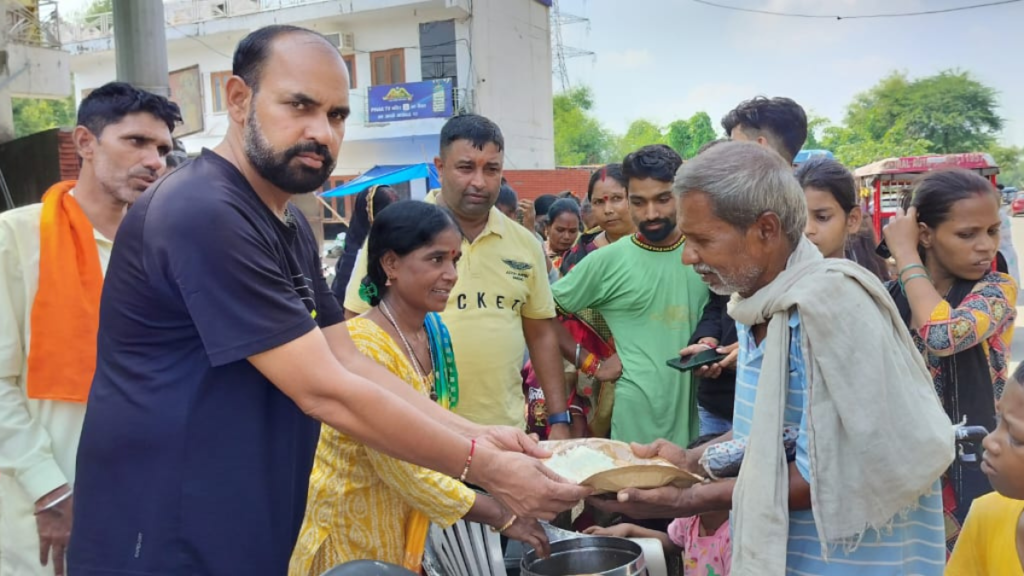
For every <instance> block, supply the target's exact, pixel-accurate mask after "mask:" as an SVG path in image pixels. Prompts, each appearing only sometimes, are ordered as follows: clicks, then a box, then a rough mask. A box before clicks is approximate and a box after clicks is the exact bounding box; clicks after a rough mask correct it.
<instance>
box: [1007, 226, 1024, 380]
mask: <svg viewBox="0 0 1024 576" xmlns="http://www.w3.org/2000/svg"><path fill="white" fill-rule="evenodd" d="M1013 247H1014V248H1015V249H1016V250H1017V259H1018V265H1019V264H1020V262H1019V260H1020V258H1021V257H1024V216H1020V217H1017V218H1014V219H1013ZM1022 271H1024V270H1022ZM1017 301H1018V303H1020V304H1021V305H1020V306H1017V329H1016V331H1015V332H1014V335H1013V347H1012V352H1011V354H1010V358H1011V362H1010V370H1011V371H1012V370H1015V369H1016V368H1017V364H1019V363H1020V362H1021V360H1024V298H1018V299H1017Z"/></svg>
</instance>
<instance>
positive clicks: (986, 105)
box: [845, 70, 1003, 154]
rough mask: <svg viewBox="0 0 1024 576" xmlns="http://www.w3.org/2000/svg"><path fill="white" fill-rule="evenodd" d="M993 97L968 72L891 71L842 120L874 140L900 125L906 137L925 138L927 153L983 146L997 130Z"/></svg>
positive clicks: (986, 146) (998, 122) (989, 143)
mask: <svg viewBox="0 0 1024 576" xmlns="http://www.w3.org/2000/svg"><path fill="white" fill-rule="evenodd" d="M996 96H997V95H996V91H995V90H994V89H992V88H990V87H988V86H985V85H984V84H982V83H980V82H978V81H977V80H975V79H974V78H972V77H971V75H970V74H969V73H968V72H961V71H958V70H946V71H943V72H940V73H939V74H936V75H934V76H928V77H925V78H919V79H916V80H910V79H909V78H907V75H906V74H905V73H899V72H894V73H893V74H890V75H889V76H887V77H885V78H883V79H882V80H881V81H880V82H879V83H878V84H876V85H875V86H874V87H873V88H871V89H870V90H868V91H867V92H865V93H862V94H859V95H857V96H856V97H855V98H854V101H853V102H852V103H851V104H850V106H849V107H848V108H847V112H846V118H845V124H846V126H847V127H851V128H852V127H856V129H857V130H858V131H859V132H862V133H863V134H864V135H866V136H867V137H868V138H869V139H870V140H872V141H876V142H878V141H882V140H884V139H885V137H886V135H887V134H888V133H889V132H891V131H892V129H893V128H894V127H895V126H896V125H897V124H900V125H902V132H903V134H904V135H906V136H907V137H909V138H911V139H914V140H917V141H922V140H925V141H928V142H929V143H930V145H929V148H928V150H927V152H931V153H937V154H948V153H955V152H976V151H980V150H987V149H989V148H990V147H992V146H993V145H995V139H996V135H997V134H998V133H999V131H1000V130H1002V128H1003V120H1002V118H1000V117H999V115H998V114H997V113H996V108H997V106H998V102H997V98H996Z"/></svg>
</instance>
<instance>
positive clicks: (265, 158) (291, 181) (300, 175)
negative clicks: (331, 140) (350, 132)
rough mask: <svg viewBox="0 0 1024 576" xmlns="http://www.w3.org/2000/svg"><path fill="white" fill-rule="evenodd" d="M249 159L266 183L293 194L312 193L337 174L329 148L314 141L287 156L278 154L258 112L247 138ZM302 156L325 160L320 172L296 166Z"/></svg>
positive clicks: (252, 115) (252, 116)
mask: <svg viewBox="0 0 1024 576" xmlns="http://www.w3.org/2000/svg"><path fill="white" fill-rule="evenodd" d="M243 138H244V141H245V157H246V158H247V159H248V160H249V163H250V164H252V166H253V168H255V169H256V172H257V173H258V174H259V175H260V176H262V177H263V178H264V179H265V180H266V181H268V182H270V183H271V184H273V185H274V186H276V187H277V188H280V189H281V190H283V191H285V192H287V193H289V194H305V193H307V192H312V191H313V190H316V189H317V188H319V187H320V186H322V185H323V183H324V182H326V181H327V178H328V177H329V176H330V175H331V172H332V171H333V170H334V156H332V155H331V151H330V150H328V149H327V146H324V145H323V144H318V143H316V142H313V141H312V140H307V141H304V142H300V143H299V144H296V145H295V146H292V147H291V148H288V149H287V150H285V151H283V152H276V151H274V148H273V147H272V146H271V145H270V142H268V141H267V139H266V138H265V137H264V136H263V131H262V129H261V127H260V123H259V121H258V120H257V119H256V115H255V113H254V112H252V111H251V112H250V113H249V121H248V122H247V123H246V126H245V132H244V134H243ZM299 154H316V155H317V156H320V158H322V159H323V164H322V165H321V166H320V167H319V168H313V167H310V166H306V165H304V164H301V163H298V162H296V163H294V164H293V163H292V161H293V160H295V158H296V157H297V156H298V155H299Z"/></svg>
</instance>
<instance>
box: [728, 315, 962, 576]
mask: <svg viewBox="0 0 1024 576" xmlns="http://www.w3.org/2000/svg"><path fill="white" fill-rule="evenodd" d="M789 325H790V330H791V335H792V337H791V340H790V345H789V386H788V390H787V393H786V413H785V422H786V425H787V426H799V429H800V433H799V436H798V438H797V450H796V466H797V470H799V472H800V475H801V476H803V477H804V480H807V481H808V482H810V481H811V474H810V460H809V458H808V452H807V419H806V414H807V399H806V390H807V370H806V365H805V363H804V357H803V351H802V350H801V348H800V316H799V315H798V314H797V312H796V311H795V310H794V311H793V312H792V313H791V314H790V318H789ZM737 328H738V331H737V332H738V335H739V343H740V349H739V361H738V364H737V373H736V409H735V415H734V417H733V436H734V438H735V439H736V440H744V441H745V440H746V439H747V438H748V437H749V436H750V426H751V419H752V418H753V414H754V399H755V398H756V397H757V380H758V378H759V377H760V374H761V361H762V359H763V356H764V342H762V343H761V346H755V344H754V338H753V335H752V334H751V333H750V331H749V329H748V328H747V327H746V326H744V325H742V324H737ZM851 376H852V375H851ZM864 408H865V409H866V410H868V409H870V407H868V406H865V407H864ZM918 503H919V506H918V507H917V508H915V509H914V510H912V511H910V512H908V513H907V514H906V515H899V516H897V517H895V518H894V519H893V522H892V524H891V529H883V530H881V531H875V530H869V531H868V532H866V533H865V534H864V536H863V539H862V541H861V543H860V545H859V546H857V548H856V549H855V550H853V551H852V552H847V551H846V550H844V549H843V547H842V546H834V547H832V548H830V549H829V552H828V555H829V558H828V560H827V561H826V560H824V559H823V558H822V547H821V541H820V540H819V539H818V530H817V527H816V526H815V523H814V516H813V514H812V513H811V511H810V510H798V511H792V512H790V514H789V546H788V548H787V560H786V574H795V575H798V576H811V575H814V576H847V575H849V576H866V575H871V576H941V575H942V572H943V568H944V566H945V561H946V547H945V534H944V527H943V526H944V525H943V518H942V493H941V491H940V487H939V482H938V481H936V482H935V485H934V487H933V490H932V492H931V493H929V494H926V495H925V496H922V497H921V499H920V501H919V502H918ZM850 505H851V506H853V505H856V504H855V503H853V502H851V503H850ZM765 529H766V530H770V529H771V528H770V527H767V526H766V527H765Z"/></svg>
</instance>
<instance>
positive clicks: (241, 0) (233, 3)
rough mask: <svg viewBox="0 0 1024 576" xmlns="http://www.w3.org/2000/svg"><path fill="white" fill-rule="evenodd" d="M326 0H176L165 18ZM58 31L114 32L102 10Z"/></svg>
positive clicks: (91, 35)
mask: <svg viewBox="0 0 1024 576" xmlns="http://www.w3.org/2000/svg"><path fill="white" fill-rule="evenodd" d="M328 1H330V0H178V1H176V2H166V3H165V4H164V21H165V22H166V23H167V24H168V25H169V26H180V25H182V24H196V23H199V22H206V21H209V20H216V19H219V18H232V17H234V16H244V15H247V14H256V13H259V12H268V11H271V10H280V9H282V8H292V7H295V6H302V5H306V4H318V3H321V2H328ZM60 32H61V34H60V38H61V39H62V40H63V41H64V43H65V44H71V43H75V42H86V41H89V40H99V39H103V38H109V37H111V36H112V35H113V34H114V15H113V14H112V13H110V12H104V13H101V14H93V15H90V16H84V17H82V18H79V19H78V20H77V21H70V20H62V21H61V22H60Z"/></svg>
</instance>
